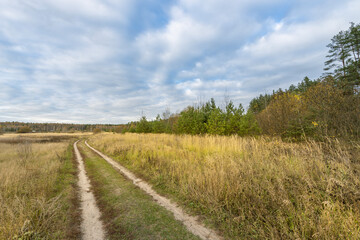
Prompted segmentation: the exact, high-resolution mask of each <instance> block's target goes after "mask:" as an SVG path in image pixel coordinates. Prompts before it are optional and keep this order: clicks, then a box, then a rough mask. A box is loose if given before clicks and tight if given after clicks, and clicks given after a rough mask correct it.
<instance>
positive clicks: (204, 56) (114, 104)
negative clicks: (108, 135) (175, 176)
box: [0, 0, 360, 123]
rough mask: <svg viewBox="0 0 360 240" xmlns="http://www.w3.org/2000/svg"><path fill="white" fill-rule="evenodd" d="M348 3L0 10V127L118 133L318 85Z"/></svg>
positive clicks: (32, 2) (80, 3) (40, 5)
mask: <svg viewBox="0 0 360 240" xmlns="http://www.w3.org/2000/svg"><path fill="white" fill-rule="evenodd" d="M357 9H360V3H359V1H356V0H347V1H342V2H339V1H334V0H321V1H317V2H314V1H310V0H305V1H285V0H272V1H265V0H255V1H254V0H253V1H250V0H246V1H237V0H228V1H220V0H209V1H206V2H204V1H200V0H178V1H175V0H172V1H162V2H159V1H155V0H148V1H140V0H128V1H115V0H104V1H100V0H86V1H85V0H75V1H74V0H72V1H69V0H64V1H55V0H49V1H44V0H29V1H26V2H23V1H19V0H14V1H10V2H9V1H6V2H5V1H0V86H1V88H0V121H12V120H14V121H31V122H75V123H126V122H128V121H132V120H137V119H138V118H139V117H140V115H141V114H142V113H144V114H146V115H147V116H148V118H154V117H155V116H156V114H157V113H161V112H162V111H164V110H165V109H166V108H170V109H171V110H172V111H174V112H176V111H180V110H182V109H183V108H185V107H186V106H187V105H189V104H193V103H194V102H198V101H205V100H208V99H210V98H211V97H214V98H215V99H216V101H217V102H218V103H220V102H222V101H223V99H224V96H228V97H230V98H231V99H233V100H234V101H235V104H239V103H243V105H244V106H246V105H247V103H248V102H249V101H250V99H251V98H252V97H254V96H256V95H257V94H259V93H263V92H264V91H267V92H269V91H271V90H272V89H276V88H278V87H282V88H286V87H288V86H289V85H290V84H292V83H297V82H299V81H300V80H301V79H302V78H303V77H304V76H306V75H308V76H309V77H310V78H316V77H318V76H320V75H321V73H322V68H323V62H324V60H325V55H326V52H327V49H326V44H327V43H328V42H329V41H330V39H331V37H332V36H333V35H335V34H336V33H337V32H338V31H340V30H343V29H347V28H348V26H349V22H350V21H354V22H360V16H359V14H358V11H357Z"/></svg>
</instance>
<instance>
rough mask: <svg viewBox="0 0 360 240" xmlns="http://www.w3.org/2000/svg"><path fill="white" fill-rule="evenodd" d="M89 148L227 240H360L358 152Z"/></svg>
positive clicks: (198, 140)
mask: <svg viewBox="0 0 360 240" xmlns="http://www.w3.org/2000/svg"><path fill="white" fill-rule="evenodd" d="M89 143H90V144H91V145H92V146H94V147H95V148H97V149H99V150H100V151H103V152H104V153H105V154H108V155H110V156H111V157H113V158H114V159H115V160H117V161H118V162H120V163H121V164H122V165H124V166H125V167H127V168H128V169H130V170H131V171H133V172H135V173H136V174H137V175H138V176H140V177H142V178H144V179H145V180H147V181H149V182H150V183H151V184H152V185H153V186H154V188H155V189H156V190H157V191H158V192H160V193H161V194H163V195H166V196H168V197H170V198H172V199H173V200H174V201H176V202H177V203H178V204H179V205H181V206H183V207H185V208H186V209H187V211H189V212H191V213H193V214H198V215H201V217H202V220H203V221H204V222H205V223H207V224H208V225H209V226H211V227H213V228H215V229H217V230H218V231H219V232H220V233H221V234H222V235H223V236H224V237H225V238H226V239H249V238H251V239H360V222H359V219H360V201H359V200H360V192H359V189H360V175H359V171H360V161H359V160H360V145H359V143H358V142H351V143H349V142H347V143H343V142H341V141H339V140H336V139H332V138H328V139H326V140H325V141H323V142H315V141H305V142H301V143H289V142H284V141H282V140H281V139H280V138H268V137H256V138H255V137H238V136H208V135H205V136H190V135H168V134H131V133H126V134H96V135H93V136H91V137H90V139H89Z"/></svg>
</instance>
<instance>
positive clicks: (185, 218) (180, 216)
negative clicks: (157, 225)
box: [85, 141, 222, 240]
mask: <svg viewBox="0 0 360 240" xmlns="http://www.w3.org/2000/svg"><path fill="white" fill-rule="evenodd" d="M85 144H86V145H87V146H88V147H89V148H90V149H91V150H93V151H94V152H96V153H97V154H98V155H100V156H101V157H102V158H104V159H105V160H106V161H107V162H108V163H109V164H111V165H112V166H113V167H114V168H115V169H118V170H119V171H120V172H121V173H122V174H123V175H124V176H126V177H127V178H128V179H130V180H131V181H132V182H133V183H134V184H135V185H136V186H138V187H139V188H141V189H142V190H144V191H145V192H146V193H147V194H149V195H151V196H152V197H153V198H154V200H155V201H156V202H157V203H158V204H159V205H161V206H163V207H164V208H166V209H167V210H168V211H171V212H172V213H173V214H174V216H175V219H177V220H179V221H181V222H182V223H183V224H184V225H185V226H186V227H187V229H188V230H189V231H190V232H192V233H193V234H195V235H197V236H199V237H200V238H201V239H204V240H209V239H211V240H220V239H222V238H221V237H220V236H218V235H217V234H216V233H215V232H214V231H213V230H211V229H208V228H206V227H205V226H204V225H202V224H201V223H200V222H199V221H198V220H197V218H196V217H192V216H190V215H188V214H186V213H185V212H184V211H183V210H182V209H181V208H180V207H178V206H177V205H176V204H174V203H171V202H170V200H169V199H167V198H165V197H163V196H160V195H159V194H157V193H156V192H155V191H154V190H153V189H152V187H151V186H150V185H149V184H148V183H146V182H144V181H143V180H142V179H140V178H137V177H136V176H135V175H134V174H133V173H131V172H130V171H129V170H127V169H126V168H125V167H123V166H121V165H120V164H119V163H117V162H116V161H114V160H113V159H111V158H110V157H108V156H106V155H105V154H103V153H101V152H100V151H98V150H96V149H95V148H93V147H91V146H90V145H89V144H88V143H87V142H86V141H85Z"/></svg>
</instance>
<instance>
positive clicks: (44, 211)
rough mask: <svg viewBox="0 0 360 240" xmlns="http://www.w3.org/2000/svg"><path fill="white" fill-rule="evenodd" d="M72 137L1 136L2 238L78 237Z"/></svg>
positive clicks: (0, 231)
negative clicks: (70, 143)
mask: <svg viewBox="0 0 360 240" xmlns="http://www.w3.org/2000/svg"><path fill="white" fill-rule="evenodd" d="M74 137H75V136H74V134H72V135H70V134H30V135H29V134H27V135H18V134H5V135H2V136H0V206H1V208H0V239H78V238H79V236H80V235H79V234H80V231H79V220H78V210H77V209H76V201H77V197H76V189H75V187H74V186H75V185H74V184H75V183H76V168H75V166H74V164H73V159H72V148H71V145H69V142H70V141H71V140H72V139H73V138H74ZM73 203H74V204H73Z"/></svg>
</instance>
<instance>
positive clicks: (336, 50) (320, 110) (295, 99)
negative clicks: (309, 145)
mask: <svg viewBox="0 0 360 240" xmlns="http://www.w3.org/2000/svg"><path fill="white" fill-rule="evenodd" d="M327 47H328V49H329V51H328V55H327V60H326V62H325V63H324V65H325V68H324V71H325V73H324V74H323V76H321V77H320V78H318V79H314V80H311V79H309V78H308V77H305V78H304V79H303V80H302V81H301V82H300V83H299V84H298V85H297V86H295V85H291V86H289V88H288V89H284V90H283V89H278V90H276V91H273V92H272V93H271V94H264V95H259V96H258V97H255V98H254V99H252V100H251V102H250V105H249V108H248V110H247V111H245V110H244V108H243V106H242V105H241V104H240V105H239V106H235V105H234V103H233V102H232V101H227V102H226V104H225V107H223V108H221V107H219V106H218V105H216V103H215V100H214V99H210V100H209V101H208V102H205V103H199V104H196V105H193V106H188V107H186V108H185V109H184V110H182V111H181V112H180V113H176V114H171V113H170V112H169V111H165V112H164V113H163V114H162V115H160V114H158V115H157V117H156V119H155V120H152V121H149V120H148V119H147V118H146V116H142V117H141V118H140V120H139V121H135V122H130V123H128V124H121V125H89V124H86V125H84V124H52V123H45V124H37V123H26V124H24V123H19V122H5V123H0V132H30V131H36V132H71V131H94V132H100V131H112V132H118V133H125V132H136V133H176V134H215V135H240V136H247V135H252V136H253V135H259V134H265V135H271V136H281V137H282V138H285V139H289V140H299V139H300V140H301V139H304V138H308V137H311V138H315V139H323V138H324V137H334V138H335V137H337V138H339V137H340V138H351V139H354V138H357V139H358V138H359V137H360V94H359V90H360V24H354V23H351V24H350V27H349V29H347V30H346V31H341V32H339V33H338V34H337V35H335V36H334V37H333V38H332V39H331V42H330V43H329V44H328V45H327Z"/></svg>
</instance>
